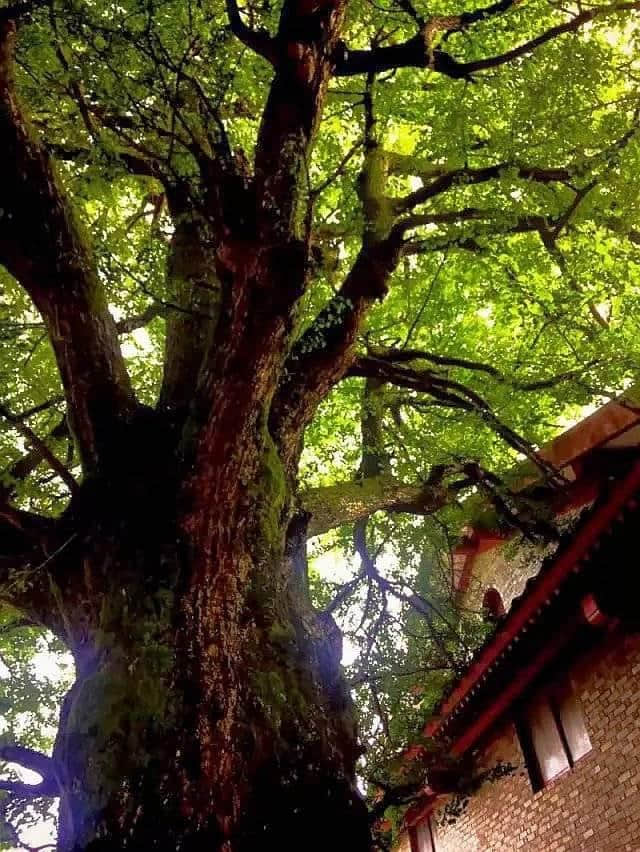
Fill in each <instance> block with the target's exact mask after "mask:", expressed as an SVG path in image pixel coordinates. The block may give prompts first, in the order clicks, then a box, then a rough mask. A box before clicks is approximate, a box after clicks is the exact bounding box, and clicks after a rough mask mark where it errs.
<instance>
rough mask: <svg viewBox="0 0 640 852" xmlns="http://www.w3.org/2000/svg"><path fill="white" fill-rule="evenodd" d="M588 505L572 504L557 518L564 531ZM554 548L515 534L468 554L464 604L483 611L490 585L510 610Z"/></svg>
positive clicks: (507, 609) (560, 527)
mask: <svg viewBox="0 0 640 852" xmlns="http://www.w3.org/2000/svg"><path fill="white" fill-rule="evenodd" d="M585 508H586V506H580V507H577V508H575V507H574V508H571V509H569V510H566V511H564V512H563V513H562V515H560V516H557V517H556V518H555V523H556V524H557V525H558V527H559V530H560V532H563V531H564V530H566V529H567V528H568V527H570V526H571V525H572V524H575V523H576V522H577V521H578V519H579V517H580V513H581V512H582V511H583V510H584V509H585ZM553 551H554V545H553V544H548V545H537V544H533V543H531V542H528V541H523V539H522V537H521V536H518V535H514V536H513V537H512V538H510V539H507V540H505V541H504V542H503V543H501V544H497V545H495V546H493V547H490V548H489V549H485V550H482V551H481V552H478V553H477V554H475V555H473V556H470V557H468V558H469V562H468V565H467V566H466V572H467V574H468V576H467V578H466V583H467V587H466V589H465V591H464V594H463V597H462V603H463V604H464V606H465V607H466V608H468V609H471V610H477V611H480V610H481V609H482V600H483V597H484V593H485V592H486V590H487V589H489V588H493V589H496V590H497V591H498V592H499V593H500V597H501V598H502V603H503V605H504V608H505V611H506V612H508V611H509V608H510V607H511V604H512V602H513V599H514V598H516V597H518V595H520V594H522V592H523V591H524V587H525V585H526V582H527V580H528V579H529V578H530V577H533V576H535V575H536V574H537V573H538V571H539V570H540V567H541V566H542V563H543V561H544V559H545V558H546V557H547V556H549V555H550V554H551V553H553Z"/></svg>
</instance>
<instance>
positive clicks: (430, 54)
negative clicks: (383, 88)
mask: <svg viewBox="0 0 640 852" xmlns="http://www.w3.org/2000/svg"><path fill="white" fill-rule="evenodd" d="M512 5H513V4H501V3H496V4H493V6H489V7H486V9H485V10H478V12H482V11H484V13H485V14H484V15H482V14H481V15H480V16H479V17H477V18H476V19H475V20H470V19H469V17H467V21H468V22H467V23H466V24H464V25H463V24H462V20H463V18H464V17H465V15H464V14H463V15H460V16H455V15H454V16H451V17H450V18H446V17H443V18H438V17H435V18H432V19H430V20H428V21H426V22H425V24H424V26H423V27H422V29H421V31H420V32H419V33H418V34H416V35H415V36H413V37H412V38H410V39H408V40H407V41H405V42H402V43H401V44H396V45H390V46H386V47H376V48H374V49H372V50H350V49H349V48H348V47H347V46H344V45H343V46H341V48H340V50H338V51H336V55H335V58H334V63H335V70H334V73H335V74H336V76H338V77H345V76H352V75H354V74H369V73H371V72H375V73H380V72H382V71H389V70H392V69H394V68H407V67H413V68H428V69H429V70H431V71H435V72H436V73H439V74H444V75H445V76H447V77H450V78H452V79H454V80H471V79H473V74H475V73H477V72H479V71H486V70H488V69H490V68H497V67H499V66H500V65H504V64H506V63H508V62H513V60H515V59H518V58H520V57H522V56H526V55H528V54H530V53H533V52H534V51H535V50H536V49H537V48H538V47H541V46H542V45H544V44H546V43H547V42H549V41H552V40H553V39H555V38H558V37H559V36H562V35H564V34H565V33H570V32H576V31H577V30H579V29H580V28H581V27H584V26H585V25H586V24H588V23H590V22H591V21H593V20H595V19H597V18H605V17H607V16H609V15H614V14H616V13H618V12H624V11H634V10H636V9H639V8H640V3H638V2H628V3H613V4H610V5H607V6H597V7H595V8H591V9H586V10H583V11H582V12H580V13H579V14H577V15H575V16H574V17H573V18H571V19H570V20H569V21H565V22H564V23H562V24H558V25H557V26H554V27H550V28H549V29H548V30H545V32H543V33H541V34H540V35H539V36H536V38H533V39H531V40H530V41H527V42H525V43H524V44H521V45H519V46H518V47H515V48H513V49H512V50H508V51H506V52H505V53H501V54H498V55H496V56H489V57H486V58H485V59H478V60H475V61H472V62H459V61H458V60H457V59H455V58H454V57H453V56H452V55H451V54H450V53H447V52H445V51H443V50H441V49H440V48H437V47H434V46H433V37H434V35H435V33H437V32H440V31H442V30H445V31H449V32H455V31H456V30H460V29H464V28H466V27H468V26H470V25H471V24H472V23H475V22H477V21H479V20H483V19H486V18H487V17H489V14H491V13H489V14H487V10H489V9H493V10H497V11H506V10H507V9H508V8H509V7H510V6H512ZM500 7H502V8H500ZM474 14H475V13H473V12H471V13H466V15H467V16H469V15H471V16H473V15H474Z"/></svg>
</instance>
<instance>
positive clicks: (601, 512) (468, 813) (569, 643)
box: [396, 399, 640, 852]
mask: <svg viewBox="0 0 640 852" xmlns="http://www.w3.org/2000/svg"><path fill="white" fill-rule="evenodd" d="M541 455H542V456H543V457H544V458H545V460H546V461H547V462H549V463H550V464H551V465H553V466H554V467H555V468H557V469H558V470H559V471H561V472H562V474H563V475H564V477H565V478H566V479H567V480H569V481H570V485H569V486H568V487H567V488H565V489H562V492H561V493H562V497H561V498H559V497H557V496H554V493H553V492H551V491H550V492H549V497H548V499H549V501H550V503H549V504H550V514H551V515H552V516H553V517H554V519H555V521H556V524H557V526H558V527H559V529H560V531H561V533H560V543H559V545H558V546H557V547H554V548H548V549H547V550H546V551H545V550H544V549H541V548H537V549H536V548H535V547H533V546H531V547H528V546H526V547H524V546H522V547H518V548H517V549H515V550H514V546H513V541H509V540H506V539H505V538H504V537H503V536H501V535H500V534H498V533H496V532H493V531H491V530H487V529H474V530H470V531H469V533H468V535H467V536H466V538H465V540H464V541H463V543H462V544H461V546H460V547H459V548H458V550H457V551H456V554H455V556H454V573H455V583H456V587H457V594H458V595H459V597H460V600H461V602H462V603H463V604H464V605H465V606H469V607H473V608H475V609H481V608H482V607H484V609H485V611H486V612H487V613H488V614H489V617H490V618H491V620H492V621H493V623H494V628H493V630H492V632H491V633H490V635H489V637H488V638H487V640H486V641H485V642H484V644H483V645H482V646H481V647H480V648H479V649H478V650H477V651H476V653H475V655H474V658H473V660H472V661H471V663H470V664H469V666H468V668H467V669H466V671H465V672H464V673H463V674H462V676H461V677H459V678H458V680H457V681H456V682H455V683H454V684H453V686H452V688H451V689H450V691H449V693H448V694H447V695H446V696H445V697H444V699H443V700H442V701H441V703H440V706H439V707H438V709H437V712H436V715H435V716H434V718H432V719H431V720H430V721H429V722H428V724H427V725H426V727H425V731H424V733H425V734H426V735H428V736H430V737H434V738H435V739H436V740H437V741H438V742H440V743H441V744H443V746H444V747H445V748H446V751H447V753H448V754H450V755H451V756H452V757H454V758H458V759H465V758H470V759H471V761H470V762H471V765H473V767H474V771H475V773H476V777H477V778H479V779H480V781H479V782H478V784H477V786H476V787H475V788H473V789H471V790H466V791H462V792H461V791H457V792H449V793H447V794H442V793H441V792H440V791H436V790H432V789H431V788H429V787H425V790H424V792H423V795H422V797H421V798H420V799H419V800H418V801H417V802H416V804H415V805H413V806H412V807H411V808H410V809H409V811H408V812H407V814H406V817H405V830H404V831H403V833H402V835H401V836H400V840H399V845H398V846H397V847H396V848H397V849H398V850H402V852H409V850H411V852H513V850H518V849H525V850H530V852H542V850H544V852H578V850H594V852H595V850H597V851H598V852H617V851H618V850H633V852H638V850H640V632H639V630H638V628H639V627H640V599H639V591H640V559H639V556H638V554H639V546H638V542H639V541H640V409H638V408H635V407H634V406H632V405H631V404H630V403H629V402H625V400H624V399H623V400H619V401H615V402H610V403H608V404H607V405H605V406H603V407H602V408H601V409H599V410H598V411H597V412H596V413H595V414H593V415H591V416H590V417H588V418H586V419H585V420H583V421H581V422H580V423H579V424H578V425H576V426H574V427H573V428H572V429H570V430H569V431H568V432H566V433H564V434H563V435H561V436H560V437H558V438H557V439H556V440H554V441H553V442H551V443H550V444H549V445H548V446H546V447H544V448H543V449H542V451H541ZM526 487H529V488H531V487H534V486H532V485H531V484H530V483H529V484H528V485H526ZM420 747H421V746H419V745H416V746H415V747H413V748H409V750H408V753H409V754H412V753H415V751H416V749H419V748H420ZM482 779H485V780H484V781H483V780H482Z"/></svg>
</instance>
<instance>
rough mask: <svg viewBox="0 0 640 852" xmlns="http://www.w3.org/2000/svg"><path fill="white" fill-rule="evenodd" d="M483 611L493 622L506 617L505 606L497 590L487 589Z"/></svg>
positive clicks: (483, 601)
mask: <svg viewBox="0 0 640 852" xmlns="http://www.w3.org/2000/svg"><path fill="white" fill-rule="evenodd" d="M482 609H483V610H484V611H485V613H486V616H487V618H489V619H490V620H492V621H496V620H497V619H498V618H502V616H503V615H504V604H503V603H502V597H501V596H500V592H499V591H498V590H497V589H487V591H486V592H485V593H484V597H483V599H482Z"/></svg>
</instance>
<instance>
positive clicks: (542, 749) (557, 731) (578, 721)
mask: <svg viewBox="0 0 640 852" xmlns="http://www.w3.org/2000/svg"><path fill="white" fill-rule="evenodd" d="M517 729H518V734H519V737H520V743H521V745H522V751H523V753H524V756H525V760H526V762H527V767H528V769H529V776H530V778H531V785H532V787H533V789H534V790H536V791H537V790H540V789H542V788H543V787H544V786H546V785H547V784H548V783H549V781H551V780H552V779H553V778H557V777H558V776H559V775H562V774H563V773H565V772H568V771H569V770H570V769H571V767H572V766H573V765H574V763H576V762H577V761H578V760H580V758H581V757H584V755H585V754H587V753H588V752H590V751H591V740H590V739H589V734H588V733H587V729H586V727H585V723H584V716H583V713H582V708H581V706H580V702H579V701H578V698H577V696H576V694H575V693H574V691H573V689H572V688H571V686H570V684H569V683H568V682H563V683H559V684H554V685H553V686H550V687H546V688H544V689H542V690H539V691H538V692H537V693H535V694H534V696H533V697H532V699H531V700H530V701H529V703H528V704H527V706H526V707H525V708H524V710H523V711H522V712H521V714H520V717H519V719H518V723H517Z"/></svg>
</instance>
